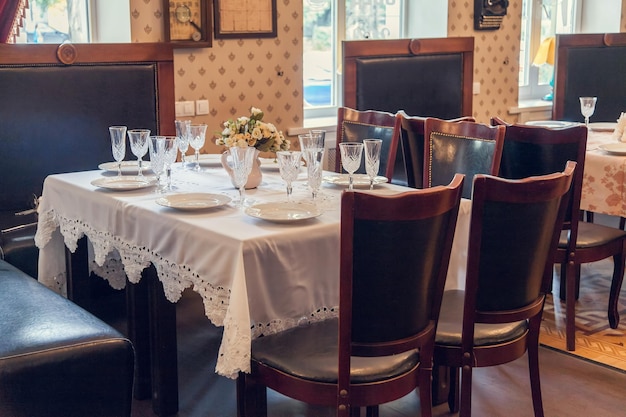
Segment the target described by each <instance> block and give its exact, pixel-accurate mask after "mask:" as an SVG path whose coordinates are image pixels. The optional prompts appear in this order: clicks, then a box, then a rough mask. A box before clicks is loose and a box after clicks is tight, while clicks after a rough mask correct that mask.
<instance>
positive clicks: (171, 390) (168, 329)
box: [142, 266, 178, 417]
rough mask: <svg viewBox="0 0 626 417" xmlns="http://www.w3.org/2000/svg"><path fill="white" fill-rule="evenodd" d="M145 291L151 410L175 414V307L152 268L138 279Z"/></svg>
mask: <svg viewBox="0 0 626 417" xmlns="http://www.w3.org/2000/svg"><path fill="white" fill-rule="evenodd" d="M142 276H143V277H144V278H142V280H143V279H146V278H147V282H148V287H149V297H148V299H149V312H150V352H151V355H150V359H151V368H152V372H151V374H152V409H153V410H154V412H155V413H156V414H158V415H159V416H162V417H163V416H169V415H174V414H176V413H177V412H178V356H177V351H178V348H177V341H176V305H175V304H174V303H171V302H170V301H169V300H167V298H165V292H164V290H163V285H162V284H161V281H159V279H158V277H157V273H156V269H155V268H154V266H150V267H149V268H147V269H146V270H145V271H144V274H143V275H142Z"/></svg>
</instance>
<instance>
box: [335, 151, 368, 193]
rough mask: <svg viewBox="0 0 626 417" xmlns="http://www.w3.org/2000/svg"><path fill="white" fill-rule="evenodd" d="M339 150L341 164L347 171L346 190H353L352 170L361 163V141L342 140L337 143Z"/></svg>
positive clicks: (357, 167)
mask: <svg viewBox="0 0 626 417" xmlns="http://www.w3.org/2000/svg"><path fill="white" fill-rule="evenodd" d="M339 151H340V152H341V165H342V166H343V169H345V170H346V171H348V178H349V183H348V190H353V189H354V186H353V181H354V178H353V176H354V172H355V171H356V170H357V169H359V166H360V165H361V154H362V153H363V143H362V142H342V143H340V144H339Z"/></svg>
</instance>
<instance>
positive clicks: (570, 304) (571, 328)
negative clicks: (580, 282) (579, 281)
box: [561, 261, 576, 351]
mask: <svg viewBox="0 0 626 417" xmlns="http://www.w3.org/2000/svg"><path fill="white" fill-rule="evenodd" d="M575 270H576V265H575V264H574V262H573V261H570V262H568V263H567V265H566V267H565V271H566V276H569V279H568V278H566V279H565V286H566V290H565V341H566V343H565V344H566V347H567V350H570V351H572V350H576V279H575ZM562 278H563V275H562V274H561V279H562ZM561 285H563V281H561Z"/></svg>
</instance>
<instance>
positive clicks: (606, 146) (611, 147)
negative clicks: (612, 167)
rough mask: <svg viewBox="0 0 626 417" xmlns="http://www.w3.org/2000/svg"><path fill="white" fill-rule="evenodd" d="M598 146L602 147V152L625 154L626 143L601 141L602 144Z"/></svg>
mask: <svg viewBox="0 0 626 417" xmlns="http://www.w3.org/2000/svg"><path fill="white" fill-rule="evenodd" d="M598 148H600V149H602V150H603V151H604V152H607V153H610V154H613V155H626V143H622V142H615V143H603V144H602V145H600V146H598Z"/></svg>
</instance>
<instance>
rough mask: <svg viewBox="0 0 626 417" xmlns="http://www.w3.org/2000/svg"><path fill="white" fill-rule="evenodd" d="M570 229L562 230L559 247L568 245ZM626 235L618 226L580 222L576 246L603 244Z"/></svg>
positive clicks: (586, 246) (587, 246) (585, 246)
mask: <svg viewBox="0 0 626 417" xmlns="http://www.w3.org/2000/svg"><path fill="white" fill-rule="evenodd" d="M567 235H568V231H567V230H563V231H562V232H561V238H560V239H559V248H565V247H567ZM624 237H626V231H624V230H621V229H618V228H616V227H609V226H604V225H601V224H596V223H587V222H578V238H577V239H576V247H578V248H589V247H594V246H602V245H605V244H607V243H609V242H612V241H614V240H617V239H623V238H624Z"/></svg>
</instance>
